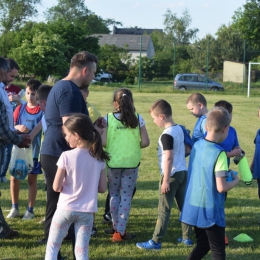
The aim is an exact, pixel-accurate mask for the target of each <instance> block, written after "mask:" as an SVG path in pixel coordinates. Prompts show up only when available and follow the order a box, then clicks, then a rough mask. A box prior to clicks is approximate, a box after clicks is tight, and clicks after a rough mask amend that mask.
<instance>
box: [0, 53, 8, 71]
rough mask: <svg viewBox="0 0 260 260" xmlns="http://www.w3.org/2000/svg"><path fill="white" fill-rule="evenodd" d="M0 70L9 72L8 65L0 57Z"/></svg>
mask: <svg viewBox="0 0 260 260" xmlns="http://www.w3.org/2000/svg"><path fill="white" fill-rule="evenodd" d="M0 70H1V71H8V70H9V64H8V62H7V60H6V59H5V58H3V57H1V56H0Z"/></svg>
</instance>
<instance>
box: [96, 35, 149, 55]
mask: <svg viewBox="0 0 260 260" xmlns="http://www.w3.org/2000/svg"><path fill="white" fill-rule="evenodd" d="M91 36H92V37H93V36H94V37H99V45H101V46H103V45H105V44H108V45H115V46H116V47H119V48H126V47H127V49H128V50H129V51H139V50H140V38H141V36H140V35H128V34H92V35H91ZM150 40H151V36H149V35H142V51H146V50H148V45H149V41H150Z"/></svg>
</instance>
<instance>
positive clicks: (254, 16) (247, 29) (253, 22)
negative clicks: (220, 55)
mask: <svg viewBox="0 0 260 260" xmlns="http://www.w3.org/2000/svg"><path fill="white" fill-rule="evenodd" d="M243 7H244V8H243V9H244V10H243V9H242V8H239V9H238V10H237V11H236V12H235V14H234V16H233V17H232V18H233V23H234V26H235V27H236V29H237V30H239V31H240V32H241V33H242V35H243V38H244V39H245V40H246V42H247V43H248V44H250V45H252V46H253V47H255V48H259V47H260V1H259V0H247V1H246V4H245V5H244V6H243Z"/></svg>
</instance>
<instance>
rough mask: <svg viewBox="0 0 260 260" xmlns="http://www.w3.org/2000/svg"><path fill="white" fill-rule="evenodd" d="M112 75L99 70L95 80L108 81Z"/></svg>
mask: <svg viewBox="0 0 260 260" xmlns="http://www.w3.org/2000/svg"><path fill="white" fill-rule="evenodd" d="M112 78H113V77H112V75H111V74H110V73H106V72H104V71H103V70H100V72H99V73H97V75H96V78H95V80H96V81H100V82H110V81H112Z"/></svg>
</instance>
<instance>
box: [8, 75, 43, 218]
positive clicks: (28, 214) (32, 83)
mask: <svg viewBox="0 0 260 260" xmlns="http://www.w3.org/2000/svg"><path fill="white" fill-rule="evenodd" d="M40 85H41V82H40V81H38V80H36V79H29V80H28V81H27V83H26V93H25V95H26V100H27V103H26V104H23V105H20V106H18V107H17V108H16V109H15V111H14V123H15V128H16V130H18V131H19V132H20V133H29V132H30V131H31V130H32V129H33V128H34V127H35V126H36V125H37V124H38V123H39V122H40V120H41V118H42V111H41V109H40V106H39V105H38V104H37V101H36V91H37V89H38V88H39V87H40ZM40 145H41V132H39V133H38V134H37V136H36V137H35V138H34V140H33V142H32V149H33V154H32V156H33V161H34V167H33V169H32V171H31V172H30V173H29V174H28V189H29V192H28V207H27V210H26V211H25V213H24V216H23V219H24V220H29V219H32V218H34V211H33V209H34V203H35V199H36V194H37V175H38V174H41V173H42V172H41V166H40V164H39V162H38V156H39V151H40ZM19 190H20V180H16V179H15V178H14V177H13V176H11V182H10V191H11V197H12V209H11V211H10V213H9V214H8V216H7V218H15V217H19V216H20V211H19V203H18V199H19Z"/></svg>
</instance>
